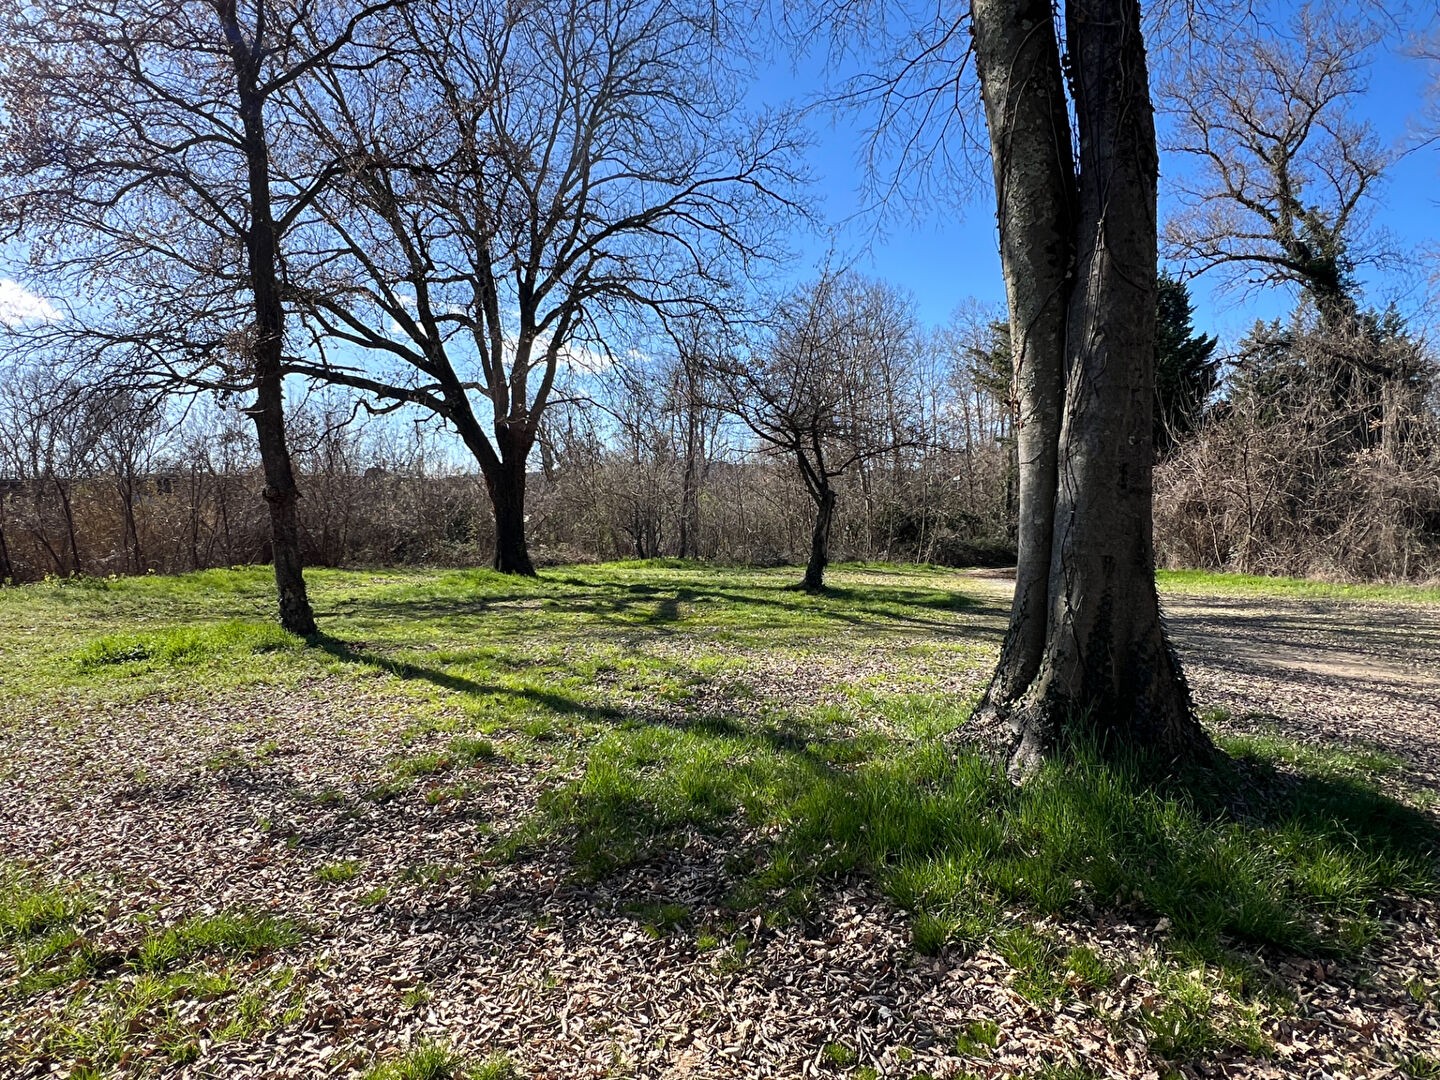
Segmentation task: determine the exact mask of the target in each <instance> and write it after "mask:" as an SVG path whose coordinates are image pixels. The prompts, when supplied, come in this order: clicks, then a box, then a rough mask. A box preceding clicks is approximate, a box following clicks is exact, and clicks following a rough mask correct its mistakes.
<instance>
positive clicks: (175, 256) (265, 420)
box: [0, 0, 387, 634]
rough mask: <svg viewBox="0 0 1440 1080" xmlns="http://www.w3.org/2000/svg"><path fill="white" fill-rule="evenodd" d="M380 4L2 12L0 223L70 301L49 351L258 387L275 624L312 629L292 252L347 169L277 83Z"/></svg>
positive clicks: (156, 379) (173, 2) (175, 382)
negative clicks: (295, 133)
mask: <svg viewBox="0 0 1440 1080" xmlns="http://www.w3.org/2000/svg"><path fill="white" fill-rule="evenodd" d="M386 2H387V0H382V2H380V3H377V4H376V5H375V6H373V7H365V6H362V5H359V4H353V5H344V6H342V7H341V8H339V9H335V8H330V7H326V8H324V9H323V10H322V9H320V8H317V7H316V6H315V5H313V4H311V3H309V2H306V0H153V2H152V0H102V2H100V3H91V2H89V0H55V2H47V3H43V4H41V3H24V2H22V3H16V4H11V5H7V6H6V7H5V9H4V13H3V16H0V70H3V76H0V112H3V121H0V145H3V146H4V151H3V157H0V206H3V207H4V210H3V218H0V224H3V226H4V227H5V229H6V233H7V235H8V236H10V237H12V238H19V239H21V240H23V241H28V245H29V253H30V269H31V276H32V277H34V278H36V279H39V280H43V281H44V282H45V283H46V285H47V286H49V289H48V291H49V292H51V293H52V294H62V295H64V296H65V298H66V312H65V315H66V317H65V318H64V319H63V320H61V321H59V322H57V323H53V324H47V325H45V326H44V327H40V328H32V332H31V334H30V335H29V344H30V347H31V348H33V349H34V350H36V351H37V353H38V354H39V355H41V356H42V357H43V358H44V359H45V361H46V362H52V363H53V362H56V361H57V358H58V359H59V360H69V359H73V358H75V357H80V358H83V361H82V362H83V363H84V364H85V365H86V366H87V368H88V369H94V370H101V371H107V372H110V373H113V374H115V375H116V376H117V377H118V378H119V379H120V380H121V381H122V382H123V383H134V382H136V381H140V382H149V383H151V384H153V385H160V386H164V387H170V388H174V387H177V386H179V387H185V388H189V389H213V390H220V391H224V392H226V393H232V394H245V395H247V396H249V397H250V404H249V406H248V410H247V411H248V413H249V415H250V418H251V420H252V421H253V423H254V425H255V432H256V439H257V446H258V448H259V452H260V459H261V464H262V466H263V470H264V477H265V490H264V495H265V501H266V503H267V505H268V507H269V514H270V526H271V536H272V545H271V546H272V550H273V561H274V566H275V579H276V586H277V589H278V593H279V608H280V621H281V623H282V624H283V625H284V626H285V627H286V628H287V629H289V630H291V631H293V632H295V633H302V634H308V633H313V632H314V630H315V620H314V614H313V612H312V610H311V607H310V602H309V599H308V597H307V595H306V591H305V581H304V577H303V573H302V564H301V554H300V532H299V523H298V515H297V509H296V503H297V500H298V498H299V491H298V489H297V486H296V482H295V473H294V467H293V465H292V463H291V460H290V452H289V449H288V447H287V445H286V441H285V403H284V385H283V376H284V367H283V357H284V355H285V347H286V335H287V329H288V328H287V322H286V317H287V311H286V307H285V303H284V298H283V296H282V291H283V290H282V279H283V277H284V263H285V259H286V248H287V246H288V244H289V242H290V239H291V236H292V234H293V233H294V232H295V231H296V230H297V228H299V227H300V226H301V225H302V224H303V217H304V214H305V211H306V208H307V207H308V206H309V205H310V204H311V202H312V200H313V199H314V198H315V197H316V195H317V193H318V192H319V191H320V190H321V189H322V188H323V187H324V186H325V184H326V182H328V180H329V179H330V177H331V176H332V175H333V173H334V165H333V163H330V164H322V165H320V166H319V167H316V166H315V164H314V162H313V160H311V159H308V158H305V157H304V156H302V155H297V154H296V153H295V152H294V151H295V147H294V144H293V141H289V140H287V138H286V137H285V131H286V128H285V126H284V124H282V123H277V118H276V115H275V102H276V99H277V96H278V95H279V94H281V93H282V92H284V91H287V90H289V89H290V88H292V87H293V86H294V84H295V83H296V81H297V80H299V79H302V78H304V77H305V76H306V75H307V73H308V72H310V71H311V69H312V68H313V67H314V66H315V65H316V64H317V63H319V62H320V61H322V60H325V59H329V58H332V57H334V56H335V55H336V54H337V52H339V51H340V50H342V49H343V47H344V46H345V45H346V44H347V43H348V42H349V41H350V39H351V38H352V37H353V36H354V34H355V32H356V30H357V28H358V27H359V26H360V25H361V24H362V23H363V22H364V21H365V19H366V18H367V17H368V16H370V15H372V14H373V13H374V12H375V11H376V10H377V9H378V8H380V7H384V6H386Z"/></svg>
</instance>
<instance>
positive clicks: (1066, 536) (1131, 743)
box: [972, 0, 1209, 776]
mask: <svg viewBox="0 0 1440 1080" xmlns="http://www.w3.org/2000/svg"><path fill="white" fill-rule="evenodd" d="M972 10H973V11H974V12H975V21H976V52H977V57H979V70H980V74H981V78H982V83H983V85H984V86H985V94H986V100H987V106H990V108H989V109H988V111H987V117H988V119H989V122H990V131H991V146H992V151H993V153H994V154H995V157H996V161H997V164H996V174H997V187H998V188H999V195H1000V204H999V205H1000V211H1001V230H1002V237H1003V240H1002V249H1001V254H1002V262H1003V264H1004V269H1005V275H1006V280H1007V283H1008V285H1009V295H1010V300H1011V322H1012V326H1015V327H1017V328H1033V327H1034V326H1035V325H1037V322H1038V323H1039V324H1041V325H1045V326H1047V327H1048V326H1052V324H1051V323H1049V322H1048V321H1046V319H1045V318H1044V316H1047V315H1049V314H1050V313H1051V312H1052V311H1053V308H1051V307H1050V306H1049V305H1048V304H1047V303H1046V302H1045V301H1044V298H1043V297H1041V296H1038V295H1036V294H1035V293H1034V292H1033V289H1032V286H1033V275H1034V274H1035V273H1036V271H1037V268H1039V269H1040V270H1042V271H1043V270H1045V269H1047V268H1050V267H1052V266H1053V263H1052V261H1051V260H1052V259H1053V256H1054V252H1056V251H1057V250H1059V248H1058V247H1057V241H1056V237H1055V236H1054V235H1053V233H1051V232H1049V230H1047V229H1046V228H1045V227H1044V224H1045V223H1042V224H1041V225H1035V223H1034V222H1033V221H1030V220H1028V219H1027V218H1026V217H1025V216H1024V215H1023V214H1017V213H1016V206H1017V204H1016V201H1015V200H1016V199H1017V194H1016V192H1015V186H1016V185H1021V186H1023V187H1024V188H1025V189H1026V190H1027V191H1029V192H1030V193H1031V196H1032V197H1034V198H1036V199H1037V200H1038V199H1048V200H1050V201H1051V202H1052V203H1056V205H1057V207H1059V206H1065V205H1073V206H1074V207H1075V216H1074V232H1073V236H1074V241H1073V244H1074V247H1073V250H1074V252H1075V255H1076V260H1077V261H1076V267H1075V271H1074V275H1073V278H1072V279H1071V283H1070V288H1069V289H1067V290H1065V291H1064V292H1063V293H1062V295H1063V296H1064V305H1063V309H1064V310H1063V317H1064V331H1063V337H1062V338H1061V340H1063V341H1064V343H1065V345H1064V348H1065V352H1064V354H1063V363H1064V366H1063V369H1062V368H1059V367H1057V368H1056V370H1065V371H1066V372H1067V375H1066V381H1065V385H1064V389H1063V398H1061V397H1059V396H1058V395H1057V397H1056V398H1055V399H1054V400H1055V401H1056V403H1057V404H1060V405H1061V408H1060V409H1059V410H1058V419H1059V421H1060V428H1059V431H1058V433H1057V435H1056V436H1055V442H1054V444H1053V445H1054V446H1055V449H1056V456H1055V457H1053V458H1050V457H1047V455H1046V454H1045V453H1043V452H1040V448H1035V449H1032V450H1031V451H1030V452H1027V450H1026V444H1025V443H1022V444H1021V454H1020V468H1021V475H1022V508H1021V516H1022V525H1021V538H1022V539H1021V543H1022V545H1027V536H1028V537H1029V540H1028V545H1027V546H1024V547H1023V552H1024V554H1023V555H1022V559H1023V560H1025V561H1024V562H1022V570H1021V572H1022V573H1024V574H1025V575H1027V576H1026V579H1025V580H1024V581H1019V580H1017V583H1016V587H1017V595H1016V601H1015V606H1014V608H1013V610H1012V619H1011V629H1010V634H1009V638H1008V640H1007V643H1006V650H1005V654H1004V655H1002V659H1001V666H1000V668H999V669H997V673H996V679H995V682H994V683H993V684H992V686H991V688H990V691H989V693H988V694H987V704H988V705H989V707H991V708H993V709H995V710H996V711H998V712H1000V713H1002V714H1003V715H1007V716H1008V717H1009V719H1010V721H1011V725H1012V728H1013V730H1014V742H1013V744H1012V750H1011V759H1010V768H1011V772H1012V775H1017V776H1018V775H1023V774H1025V773H1028V772H1029V771H1031V770H1032V769H1033V768H1034V767H1035V766H1036V765H1037V764H1038V763H1039V762H1040V761H1041V760H1043V759H1045V758H1047V757H1051V756H1056V755H1060V754H1063V753H1065V752H1066V751H1067V750H1068V749H1070V748H1072V747H1073V746H1074V745H1075V744H1076V743H1079V742H1087V743H1088V742H1094V743H1096V744H1098V745H1099V746H1100V747H1101V748H1102V749H1103V750H1105V751H1108V752H1135V753H1141V754H1144V755H1146V756H1147V757H1150V758H1152V759H1154V760H1158V761H1161V762H1164V763H1166V764H1168V765H1170V766H1172V767H1178V766H1180V765H1182V764H1184V763H1188V762H1193V761H1197V760H1203V759H1204V758H1205V757H1206V756H1207V755H1208V751H1209V741H1208V739H1207V738H1206V736H1205V734H1204V732H1203V730H1202V729H1201V727H1200V725H1199V723H1198V721H1197V720H1196V719H1195V716H1194V711H1193V709H1192V707H1191V704H1190V697H1189V692H1188V689H1187V688H1186V685H1185V680H1184V677H1183V675H1182V674H1181V671H1180V667H1179V663H1178V661H1177V660H1176V659H1175V656H1174V654H1173V652H1172V651H1171V649H1170V647H1169V644H1168V642H1167V641H1166V638H1165V633H1164V628H1163V626H1162V624H1161V621H1160V606H1159V599H1158V596H1157V595H1156V591H1155V575H1154V548H1153V541H1152V525H1151V487H1150V476H1151V469H1152V465H1153V459H1154V447H1153V409H1154V364H1155V296H1156V223H1155V217H1156V181H1157V176H1158V158H1157V154H1156V149H1155V128H1154V118H1153V113H1152V110H1151V105H1150V97H1149V85H1148V76H1147V73H1146V67H1145V49H1144V43H1143V41H1142V39H1141V34H1140V11H1139V6H1138V4H1137V3H1136V2H1135V0H1068V2H1067V4H1066V9H1065V11H1066V38H1067V45H1068V53H1069V57H1070V63H1071V78H1072V82H1071V87H1072V94H1073V95H1074V112H1075V116H1076V121H1077V124H1078V144H1079V148H1080V162H1079V166H1080V167H1079V173H1078V179H1074V180H1072V181H1071V183H1072V185H1073V187H1072V190H1073V191H1074V202H1073V204H1071V203H1070V202H1069V200H1068V199H1063V200H1058V202H1057V197H1058V195H1059V193H1060V188H1059V180H1058V179H1057V178H1059V179H1063V177H1064V168H1063V165H1064V163H1065V159H1066V157H1067V156H1068V155H1067V154H1066V153H1065V151H1064V150H1063V149H1062V148H1061V147H1060V146H1059V144H1062V143H1063V144H1065V145H1068V144H1069V141H1070V136H1069V130H1068V126H1064V127H1057V126H1056V125H1057V124H1058V123H1059V118H1058V117H1057V116H1056V114H1055V96H1054V90H1055V86H1056V83H1055V81H1054V79H1055V78H1058V71H1057V75H1056V76H1053V77H1052V76H1044V75H1041V74H1039V71H1038V66H1037V65H1042V64H1043V65H1048V64H1052V63H1057V62H1058V56H1059V49H1058V46H1057V45H1054V44H1053V42H1054V25H1053V22H1052V21H1051V19H1050V16H1049V13H1048V9H1047V8H1045V7H1044V6H1042V5H1036V4H1033V3H1032V2H1031V0H1009V2H1008V3H1007V2H1004V0H975V3H974V6H973V8H972ZM1039 38H1049V39H1050V43H1047V44H1044V45H1040V44H1037V43H1036V39H1039ZM1016 72H1035V73H1036V74H1035V75H1034V76H1033V77H1030V78H1028V79H1027V80H1026V81H1023V82H1021V83H1019V84H1016V83H1014V82H1012V81H1009V80H1013V79H1014V76H1015V73H1016ZM1047 117H1048V118H1049V119H1048V120H1047V119H1042V118H1047ZM997 121H998V122H997ZM1038 205H1040V204H1038V203H1037V207H1038ZM1051 280H1052V281H1053V277H1052V279H1051ZM1027 296H1029V300H1027ZM1032 332H1033V331H1032ZM1054 340H1055V339H1054V338H1053V337H1051V338H1046V339H1045V341H1044V342H1043V343H1042V342H1039V341H1036V342H1035V344H1036V347H1037V350H1038V349H1039V348H1040V347H1042V346H1043V347H1044V348H1046V349H1053V347H1054V346H1053V342H1054ZM1058 356H1059V354H1057V353H1053V352H1052V353H1049V354H1047V356H1046V357H1045V359H1044V361H1043V362H1042V364H1041V367H1042V368H1043V367H1044V366H1046V365H1048V364H1049V363H1050V362H1052V361H1054V360H1056V359H1057V357H1058ZM1015 359H1016V362H1017V364H1021V365H1023V364H1024V363H1025V362H1026V360H1027V356H1026V353H1025V350H1024V348H1023V343H1021V342H1020V339H1019V338H1018V337H1017V344H1016V347H1015ZM1026 374H1027V373H1026V372H1025V371H1024V370H1023V367H1022V369H1021V370H1018V371H1017V384H1018V385H1019V386H1020V388H1021V392H1022V394H1024V393H1026V392H1029V393H1030V394H1031V395H1032V397H1033V401H1032V404H1033V406H1034V407H1035V408H1036V409H1039V410H1042V411H1043V410H1044V409H1045V408H1046V405H1047V403H1048V402H1047V399H1046V398H1045V397H1044V395H1045V394H1047V393H1048V392H1049V390H1050V389H1051V384H1050V383H1049V382H1048V381H1046V380H1044V379H1041V380H1039V383H1038V385H1036V386H1034V387H1032V388H1030V389H1029V390H1028V391H1027V384H1026V382H1025V377H1026ZM1022 410H1023V401H1022ZM1051 422H1053V419H1052V418H1051V417H1047V418H1046V420H1045V421H1044V422H1043V424H1042V425H1036V426H1045V425H1048V424H1049V423H1051ZM1023 430H1024V429H1023V427H1022V433H1023ZM1031 438H1032V439H1033V440H1035V441H1037V442H1038V441H1039V439H1040V436H1039V435H1038V434H1037V433H1035V432H1033V431H1032V435H1031ZM1047 488H1048V489H1049V490H1051V491H1052V492H1053V495H1052V499H1053V502H1052V509H1051V511H1050V514H1051V520H1052V531H1051V536H1050V542H1049V551H1048V557H1049V569H1048V573H1047V574H1046V582H1045V586H1044V593H1045V600H1044V604H1043V609H1044V612H1045V614H1044V620H1043V627H1044V631H1043V634H1041V635H1039V636H1040V638H1041V641H1042V649H1041V653H1040V655H1039V657H1038V659H1037V658H1036V657H1035V655H1034V654H1033V652H1031V651H1030V650H1031V649H1033V641H1034V638H1035V636H1036V629H1035V627H1036V624H1037V622H1038V621H1039V620H1038V619H1037V615H1036V611H1037V608H1036V597H1035V593H1036V592H1038V591H1039V586H1038V585H1037V583H1036V581H1035V580H1034V579H1033V575H1034V574H1035V569H1034V567H1033V565H1032V563H1031V561H1030V560H1033V559H1034V558H1036V548H1037V547H1038V546H1039V543H1040V540H1039V538H1038V536H1037V535H1035V533H1036V522H1037V521H1043V518H1044V508H1043V506H1042V507H1036V506H1033V505H1032V506H1031V507H1030V512H1029V513H1027V511H1026V507H1025V504H1024V498H1025V495H1026V493H1028V494H1029V496H1030V498H1031V500H1032V502H1033V501H1034V500H1035V499H1042V500H1043V495H1042V494H1041V493H1043V492H1044V491H1045V490H1047ZM1031 665H1033V668H1032V666H1031ZM1022 678H1023V680H1024V681H1023V683H1022V682H1021V679H1022Z"/></svg>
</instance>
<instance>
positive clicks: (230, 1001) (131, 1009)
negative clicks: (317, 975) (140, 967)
mask: <svg viewBox="0 0 1440 1080" xmlns="http://www.w3.org/2000/svg"><path fill="white" fill-rule="evenodd" d="M303 1017H304V994H303V992H302V991H301V989H300V987H299V985H298V983H297V980H296V973H295V971H294V970H293V969H291V968H280V969H278V970H276V971H273V972H269V973H266V974H264V975H262V976H260V977H259V978H252V979H251V980H250V981H249V982H248V983H247V982H246V981H244V980H243V979H242V977H241V976H240V975H238V974H237V973H235V972H233V971H231V970H228V969H223V968H222V969H219V970H211V969H208V968H200V969H187V970H181V971H165V972H152V971H142V972H140V973H138V974H137V975H136V976H135V977H134V978H133V979H131V980H113V979H112V980H104V981H101V982H99V983H96V984H93V985H91V986H90V987H89V988H88V989H86V990H84V991H82V992H81V993H80V994H79V995H77V997H76V998H75V999H73V1000H72V1001H71V1002H70V1003H69V1004H68V1005H67V1006H66V1008H65V1010H64V1012H63V1013H61V1014H60V1015H58V1016H56V1017H54V1018H53V1020H52V1023H51V1024H50V1026H49V1029H48V1031H47V1033H46V1035H45V1037H44V1039H43V1041H42V1043H41V1045H40V1046H39V1047H38V1051H39V1053H41V1054H43V1055H44V1056H46V1057H49V1058H53V1059H56V1060H70V1061H77V1062H84V1063H85V1064H86V1067H89V1068H93V1069H95V1070H96V1072H95V1075H109V1073H108V1071H103V1072H102V1070H104V1069H105V1067H106V1066H114V1065H118V1064H119V1063H121V1062H124V1061H126V1060H128V1059H131V1058H134V1057H135V1056H136V1052H137V1050H138V1049H139V1048H140V1047H142V1046H144V1045H145V1044H147V1043H148V1044H152V1045H156V1046H158V1047H159V1049H160V1052H161V1054H162V1055H163V1056H164V1059H165V1061H166V1062H167V1063H169V1064H171V1065H184V1064H189V1063H191V1062H193V1061H195V1060H196V1059H197V1058H198V1057H199V1055H200V1052H201V1047H202V1045H203V1044H204V1043H206V1042H231V1041H239V1040H245V1039H250V1038H254V1037H255V1036H257V1035H259V1034H261V1033H263V1032H265V1031H269V1030H271V1029H273V1028H276V1027H280V1026H293V1025H294V1024H297V1023H298V1022H299V1021H300V1020H301V1019H302V1018H303ZM72 1075H84V1073H83V1072H81V1073H79V1074H76V1073H72Z"/></svg>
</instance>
